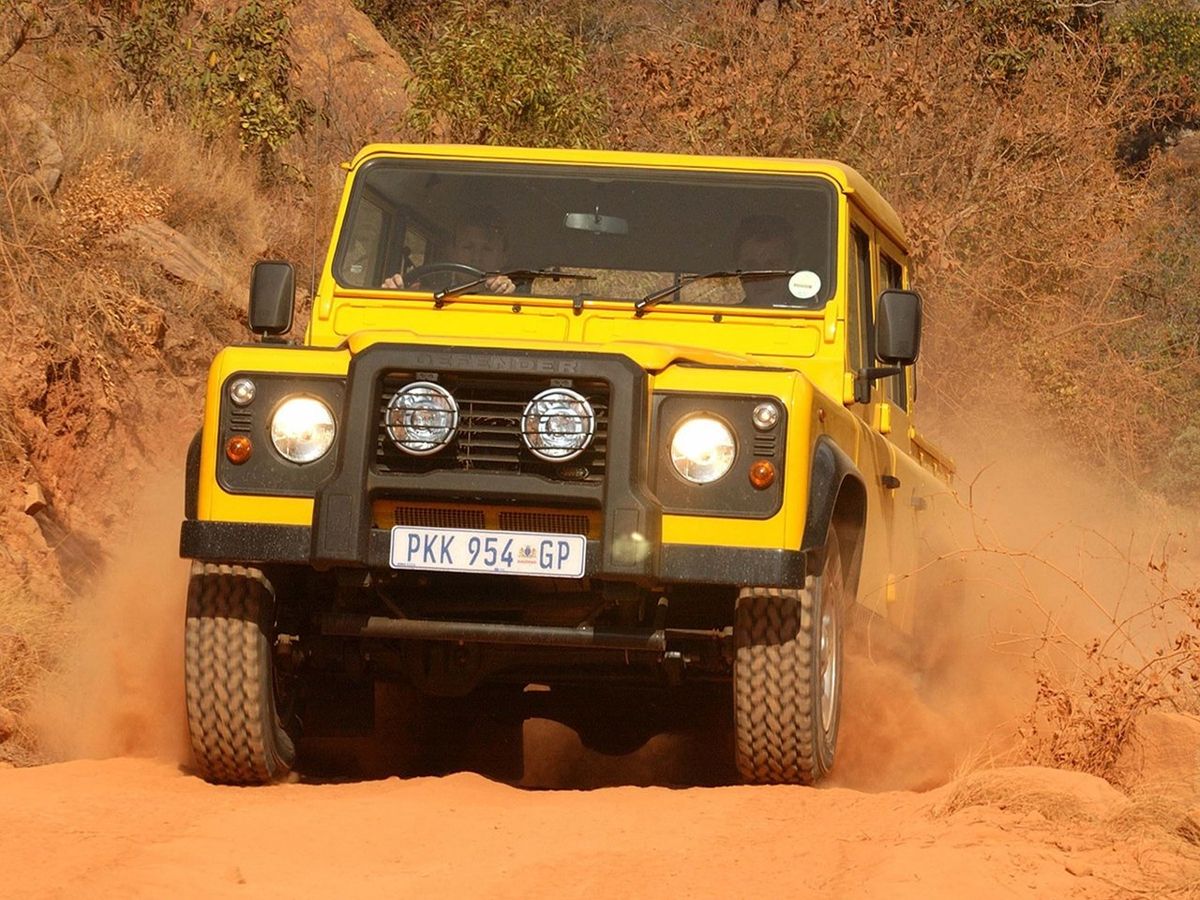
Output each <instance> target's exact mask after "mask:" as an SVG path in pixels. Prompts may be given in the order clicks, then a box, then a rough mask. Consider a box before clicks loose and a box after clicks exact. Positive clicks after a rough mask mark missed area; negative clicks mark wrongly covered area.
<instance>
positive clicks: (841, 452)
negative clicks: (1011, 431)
mask: <svg viewBox="0 0 1200 900" xmlns="http://www.w3.org/2000/svg"><path fill="white" fill-rule="evenodd" d="M345 168H346V170H347V178H346V188H345V193H344V196H343V199H342V203H341V206H340V209H339V211H338V215H337V223H336V227H335V230H334V235H333V241H332V243H331V245H330V248H329V251H328V255H327V257H326V261H325V264H324V269H323V271H322V273H321V278H320V283H319V286H318V288H317V291H316V295H315V297H314V298H313V306H312V314H311V319H310V321H309V324H308V328H307V331H306V333H305V335H304V339H303V341H291V340H287V339H286V338H284V337H282V335H285V334H287V332H288V331H289V330H290V328H291V323H292V307H293V302H294V294H295V291H294V279H293V272H292V268H291V267H290V266H289V265H288V264H286V263H280V262H263V263H259V264H258V265H257V266H256V267H255V269H254V273H253V278H252V286H251V292H250V313H249V324H250V328H251V330H252V331H253V332H254V333H255V335H256V336H258V338H259V340H258V341H257V342H254V343H249V344H244V345H238V346H232V347H229V348H227V349H225V350H223V351H222V352H221V353H220V354H219V355H218V356H217V357H216V359H215V360H214V362H213V364H212V369H211V372H210V375H209V379H208V387H207V397H206V406H205V412H204V421H203V428H202V430H201V432H200V434H198V435H197V439H196V441H195V442H193V445H192V449H191V452H190V454H189V466H188V482H187V512H186V521H185V522H184V523H183V529H182V536H181V553H182V555H183V556H184V557H186V558H190V559H192V560H194V561H195V562H194V564H193V569H192V575H191V583H190V586H189V591H188V609H187V628H186V635H187V637H186V648H185V656H186V683H187V709H188V723H189V727H190V731H191V740H192V747H193V750H194V752H195V760H196V765H197V766H198V768H199V771H200V772H201V773H202V774H203V775H204V777H206V778H208V779H210V780H212V781H218V782H227V783H243V784H244V783H261V782H268V781H271V780H273V779H276V778H278V777H280V776H281V775H283V774H284V773H286V772H287V771H288V770H289V768H291V767H292V766H293V765H295V763H296V756H297V747H298V746H300V747H302V746H303V745H302V744H300V743H299V741H298V739H299V737H300V736H301V734H302V732H303V731H304V730H305V729H307V728H308V727H310V725H312V723H314V722H315V721H316V719H317V718H318V716H317V714H316V712H315V710H318V709H321V708H323V709H326V710H328V708H329V707H330V697H332V698H333V706H334V707H340V708H341V709H342V711H343V712H345V711H349V710H351V709H352V708H355V707H356V706H362V707H365V708H370V703H371V697H372V691H373V689H374V687H375V685H376V684H377V683H385V682H398V683H403V684H404V685H407V689H409V690H411V691H412V692H413V695H414V696H419V697H420V698H422V699H421V702H420V703H419V704H418V705H417V706H416V707H415V709H416V710H417V712H414V714H413V718H412V729H411V732H410V737H411V738H412V740H413V741H414V742H415V743H416V744H421V743H422V742H424V741H425V740H426V738H428V740H429V742H430V746H441V744H439V743H438V742H437V741H436V740H435V738H434V736H435V734H436V733H438V726H439V725H440V727H441V729H442V731H443V732H445V731H449V732H452V733H458V734H459V735H466V736H469V735H470V734H472V733H473V732H472V731H471V726H470V725H469V724H467V723H468V721H469V717H470V716H477V715H481V714H482V715H487V716H491V717H492V718H493V719H494V720H495V721H496V722H500V723H501V724H502V725H503V726H504V727H502V728H500V729H499V730H497V731H495V732H494V733H493V736H492V737H491V738H489V739H488V741H489V742H490V743H488V744H487V746H486V747H485V748H484V750H485V751H486V754H487V755H490V756H491V757H492V758H494V759H496V760H500V759H505V760H507V761H508V763H507V768H506V769H505V771H506V773H507V775H508V776H509V777H514V774H515V775H519V771H520V769H519V766H520V759H521V745H520V735H521V718H522V716H525V715H533V714H536V715H539V716H549V717H555V718H560V719H562V720H563V721H566V722H568V724H578V725H579V727H580V728H581V729H584V731H585V733H584V738H585V742H588V740H589V738H593V739H594V743H596V744H598V745H603V744H604V738H605V736H606V735H607V736H611V735H613V734H618V733H621V732H622V731H623V730H624V729H627V728H628V726H629V723H631V722H639V721H642V720H643V718H644V713H645V711H646V710H647V709H649V708H651V707H654V708H658V709H663V708H672V707H675V706H677V705H682V706H686V704H683V699H684V698H686V697H691V696H695V695H696V694H704V695H706V696H709V697H718V698H719V697H725V698H731V701H732V702H731V703H727V705H726V706H725V708H726V709H728V708H729V707H730V706H731V707H732V715H731V716H729V718H730V719H731V720H732V734H733V738H734V740H733V742H732V743H733V756H734V762H735V763H736V766H737V769H738V771H739V772H740V773H741V776H742V777H743V778H744V779H746V780H748V781H752V782H795V783H805V784H807V783H812V782H815V781H817V780H818V779H820V778H821V777H822V776H824V775H825V774H826V773H828V772H829V770H830V768H831V767H832V766H833V765H834V759H835V749H836V746H837V738H838V722H839V715H840V710H841V705H842V702H843V699H842V672H843V667H844V649H843V631H844V629H845V628H846V627H847V626H848V623H849V621H850V619H851V617H852V616H860V615H861V614H862V613H864V612H867V613H869V614H870V615H872V616H874V617H875V620H876V621H881V622H883V623H885V624H887V625H890V626H893V627H894V629H895V630H896V631H897V632H900V633H911V632H912V631H913V625H914V609H915V608H916V602H915V601H916V595H917V592H918V590H919V578H918V577H916V576H915V575H914V573H915V572H916V571H917V569H918V566H917V563H916V560H917V553H918V547H919V543H920V535H921V529H922V523H923V521H924V520H923V516H927V515H928V511H929V509H930V508H931V503H932V500H933V498H934V497H935V496H938V495H944V494H945V479H946V478H948V476H949V463H948V462H947V461H946V460H945V458H944V457H942V456H941V455H940V454H939V453H938V452H937V451H936V450H935V449H934V448H933V447H931V446H930V445H929V444H928V443H927V442H926V441H924V440H923V439H922V438H921V437H920V436H919V435H918V433H917V432H916V431H915V430H914V428H913V426H912V421H911V414H912V407H913V400H914V398H915V393H916V384H915V378H914V371H913V364H914V362H915V360H916V358H917V351H918V346H919V342H920V328H921V301H920V298H919V297H918V296H917V295H916V294H914V293H912V292H911V291H909V290H908V289H907V288H908V280H909V257H908V252H907V245H906V242H905V236H904V230H903V228H902V227H901V224H900V222H899V220H898V218H897V216H896V214H895V213H894V212H893V210H892V209H891V207H890V206H889V205H888V204H887V203H886V202H885V201H884V200H883V199H882V198H881V197H880V196H879V194H878V193H876V191H875V190H873V189H872V188H871V186H870V185H869V184H867V182H866V181H865V180H864V179H863V178H862V177H861V176H859V175H858V174H857V173H856V172H854V171H853V170H852V169H850V168H847V167H846V166H843V165H839V164H837V163H833V162H827V161H820V160H794V159H737V158H720V157H700V156H681V155H657V154H649V153H616V152H592V151H565V150H529V149H515V148H499V147H460V146H410V145H376V146H369V147H367V148H366V149H364V150H363V151H362V152H361V153H360V154H359V155H358V156H357V157H356V158H355V159H354V161H353V162H352V163H350V164H348V165H347V166H346V167H345ZM535 688H536V689H535ZM613 697H619V700H618V701H617V702H615V703H612V702H610V701H611V699H612V698H613ZM523 700H524V701H528V703H526V704H525V705H524V706H523V705H522V701H523ZM677 700H678V704H677V703H676V701H677ZM534 701H536V704H535V705H534V706H532V707H531V706H530V705H529V704H530V703H534ZM593 701H594V702H593ZM849 702H853V698H849ZM606 704H607V705H606ZM598 708H602V709H607V710H609V712H608V714H607V716H605V717H601V721H600V723H599V724H598V725H597V724H596V723H595V722H592V724H590V725H589V724H587V723H585V722H584V720H583V718H582V717H581V713H582V712H592V713H594V712H595V710H596V709H598ZM514 710H515V712H514ZM531 710H532V711H531ZM470 721H473V720H470ZM587 729H590V732H589V731H587ZM514 767H515V772H514Z"/></svg>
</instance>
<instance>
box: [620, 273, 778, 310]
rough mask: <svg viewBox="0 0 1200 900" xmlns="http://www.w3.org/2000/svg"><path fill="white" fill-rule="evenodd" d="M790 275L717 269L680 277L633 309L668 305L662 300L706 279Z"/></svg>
mask: <svg viewBox="0 0 1200 900" xmlns="http://www.w3.org/2000/svg"><path fill="white" fill-rule="evenodd" d="M791 274H792V273H791V272H790V271H788V270H787V269H718V270H717V271H716V272H703V273H701V274H697V275H682V276H680V278H679V280H678V281H676V282H675V283H674V284H671V285H668V286H667V287H665V288H660V289H659V290H657V291H651V292H650V293H649V294H647V295H646V296H645V297H643V298H642V299H641V300H638V301H637V302H635V303H634V304H633V308H634V309H635V310H636V311H638V312H643V311H644V310H647V309H650V308H651V307H654V306H658V304H660V303H670V302H671V301H670V300H663V298H664V297H668V296H670V295H671V294H674V293H676V292H677V291H678V290H679V289H680V288H682V287H684V286H685V285H689V284H691V283H692V282H693V281H704V280H705V279H706V278H741V279H748V278H778V277H779V276H780V275H791Z"/></svg>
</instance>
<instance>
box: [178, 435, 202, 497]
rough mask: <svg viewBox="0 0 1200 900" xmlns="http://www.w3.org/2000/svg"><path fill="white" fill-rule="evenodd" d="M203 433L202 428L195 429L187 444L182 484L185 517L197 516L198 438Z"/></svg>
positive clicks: (198, 482)
mask: <svg viewBox="0 0 1200 900" xmlns="http://www.w3.org/2000/svg"><path fill="white" fill-rule="evenodd" d="M203 435H204V429H203V428H200V429H197V430H196V434H195V435H194V436H193V437H192V441H191V443H190V444H188V449H187V462H186V464H185V466H184V486H183V516H184V518H186V519H195V518H198V516H199V509H200V439H201V437H202V436H203Z"/></svg>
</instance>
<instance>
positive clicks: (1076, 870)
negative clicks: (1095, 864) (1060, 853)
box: [1066, 860, 1093, 878]
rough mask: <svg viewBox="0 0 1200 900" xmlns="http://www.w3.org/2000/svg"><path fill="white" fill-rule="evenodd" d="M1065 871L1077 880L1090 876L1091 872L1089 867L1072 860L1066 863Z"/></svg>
mask: <svg viewBox="0 0 1200 900" xmlns="http://www.w3.org/2000/svg"><path fill="white" fill-rule="evenodd" d="M1066 869H1067V871H1068V872H1070V873H1071V874H1072V875H1075V876H1077V877H1079V878H1083V877H1086V876H1088V875H1091V874H1092V872H1093V869H1092V867H1091V866H1089V865H1087V864H1086V863H1081V862H1076V861H1074V860H1068V861H1067V865H1066Z"/></svg>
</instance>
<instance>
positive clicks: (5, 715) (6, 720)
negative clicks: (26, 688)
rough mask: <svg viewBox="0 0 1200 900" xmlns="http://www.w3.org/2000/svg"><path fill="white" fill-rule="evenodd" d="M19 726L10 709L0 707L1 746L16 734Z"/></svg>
mask: <svg viewBox="0 0 1200 900" xmlns="http://www.w3.org/2000/svg"><path fill="white" fill-rule="evenodd" d="M19 725H20V723H19V722H18V721H17V714H16V713H14V712H13V711H12V710H10V709H6V708H5V707H3V706H0V744H3V743H4V742H5V741H7V740H8V739H9V738H10V737H12V736H13V735H14V734H16V733H17V727H18V726H19Z"/></svg>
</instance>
